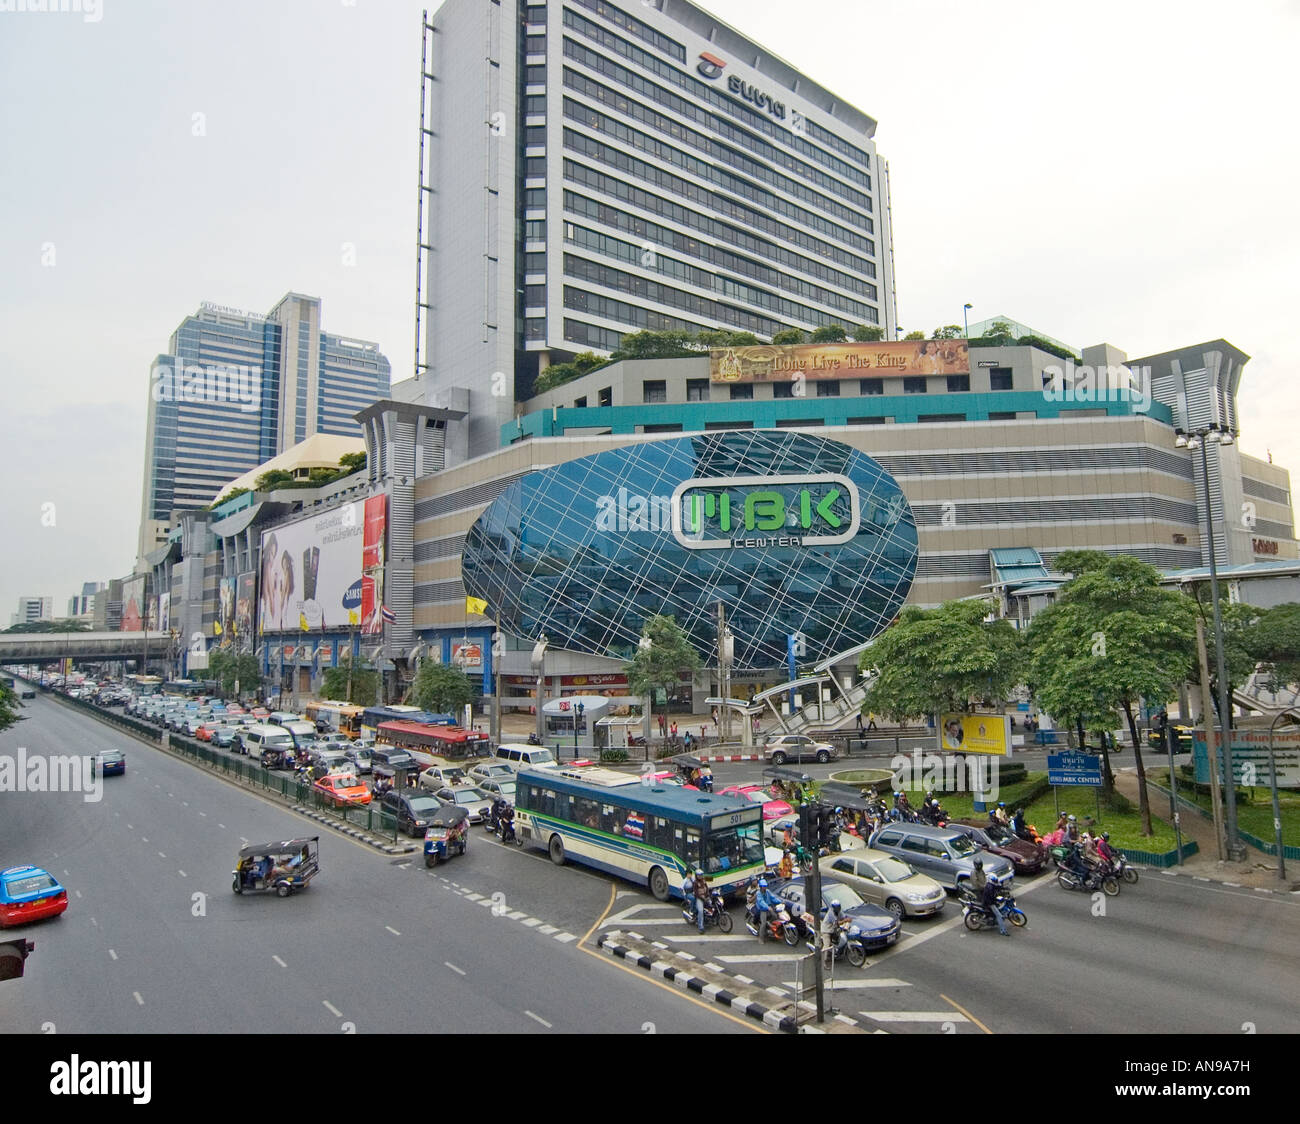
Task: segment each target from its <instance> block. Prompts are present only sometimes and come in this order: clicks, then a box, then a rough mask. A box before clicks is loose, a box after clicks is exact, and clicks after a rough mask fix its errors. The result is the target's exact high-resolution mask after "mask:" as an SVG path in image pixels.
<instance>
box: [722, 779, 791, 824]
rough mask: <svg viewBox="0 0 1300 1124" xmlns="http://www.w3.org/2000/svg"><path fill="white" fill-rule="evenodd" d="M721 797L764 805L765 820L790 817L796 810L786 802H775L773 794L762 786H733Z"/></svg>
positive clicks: (723, 792)
mask: <svg viewBox="0 0 1300 1124" xmlns="http://www.w3.org/2000/svg"><path fill="white" fill-rule="evenodd" d="M720 795H722V796H739V797H741V798H742V799H744V800H748V801H749V802H750V803H751V804H762V805H763V819H764V820H779V819H780V818H781V817H782V816H789V815H792V814H793V812H794V809H793V808H791V807H790V805H789V804H787V803H786V802H785V801H784V800H773V799H772V794H771V793H770V792H769V791H768V790H767V789H766V788H764V787H763V786H762V785H761V784H733V785H731V786H730V787H728V788H724V789H723V790H722V792H721V793H720Z"/></svg>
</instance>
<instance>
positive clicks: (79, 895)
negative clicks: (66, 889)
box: [72, 890, 81, 897]
mask: <svg viewBox="0 0 1300 1124" xmlns="http://www.w3.org/2000/svg"><path fill="white" fill-rule="evenodd" d="M72 892H73V893H74V894H76V895H77V897H81V891H80V890H73V891H72Z"/></svg>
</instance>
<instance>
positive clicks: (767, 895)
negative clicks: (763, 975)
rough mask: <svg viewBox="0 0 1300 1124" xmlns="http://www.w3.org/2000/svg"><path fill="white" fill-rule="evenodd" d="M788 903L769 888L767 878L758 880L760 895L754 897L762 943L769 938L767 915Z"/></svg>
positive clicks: (760, 941)
mask: <svg viewBox="0 0 1300 1124" xmlns="http://www.w3.org/2000/svg"><path fill="white" fill-rule="evenodd" d="M785 907H786V903H785V902H784V901H783V900H782V899H781V898H779V897H777V896H776V895H775V894H774V893H772V891H771V890H769V889H768V888H767V879H766V878H760V879H759V880H758V896H757V897H756V898H755V899H754V914H755V916H756V917H757V918H758V940H759V943H760V944H761V943H762V942H763V941H765V940H767V915H768V914H769V913H770V912H772V911H773V910H777V909H784V908H785Z"/></svg>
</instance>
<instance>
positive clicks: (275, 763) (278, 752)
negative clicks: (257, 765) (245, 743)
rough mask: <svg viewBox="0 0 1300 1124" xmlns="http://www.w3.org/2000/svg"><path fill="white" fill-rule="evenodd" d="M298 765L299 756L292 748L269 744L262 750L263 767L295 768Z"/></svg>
mask: <svg viewBox="0 0 1300 1124" xmlns="http://www.w3.org/2000/svg"><path fill="white" fill-rule="evenodd" d="M297 765H298V756H297V754H296V753H295V752H294V751H293V750H292V749H290V748H287V747H285V748H277V747H274V746H268V747H267V748H266V749H264V750H262V768H263V769H294V768H297Z"/></svg>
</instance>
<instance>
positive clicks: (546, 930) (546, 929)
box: [537, 925, 560, 937]
mask: <svg viewBox="0 0 1300 1124" xmlns="http://www.w3.org/2000/svg"><path fill="white" fill-rule="evenodd" d="M537 931H538V932H539V933H541V934H542V935H543V936H547V937H549V936H550V935H551V934H552V933H558V932H559V931H560V930H559V929H557V928H556V927H555V926H554V925H543V926H542V927H541V928H540V929H538V930H537Z"/></svg>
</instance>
